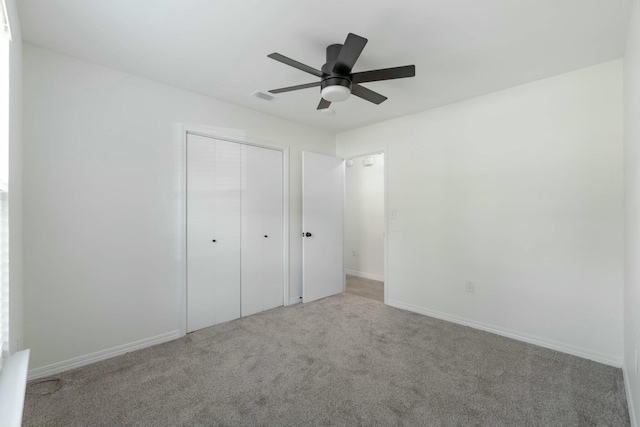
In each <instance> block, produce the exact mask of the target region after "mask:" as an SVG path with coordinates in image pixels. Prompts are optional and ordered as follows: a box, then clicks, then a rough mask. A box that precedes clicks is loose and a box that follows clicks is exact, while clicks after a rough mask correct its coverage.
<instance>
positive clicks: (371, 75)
mask: <svg viewBox="0 0 640 427" xmlns="http://www.w3.org/2000/svg"><path fill="white" fill-rule="evenodd" d="M415 75H416V66H415V65H405V66H404V67H394V68H384V69H382V70H371V71H363V72H362V73H353V74H351V82H352V83H366V82H377V81H380V80H392V79H404V78H405V77H414V76H415Z"/></svg>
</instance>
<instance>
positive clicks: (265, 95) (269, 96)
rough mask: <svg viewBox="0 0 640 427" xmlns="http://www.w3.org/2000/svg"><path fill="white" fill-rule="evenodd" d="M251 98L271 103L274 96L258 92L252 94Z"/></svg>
mask: <svg viewBox="0 0 640 427" xmlns="http://www.w3.org/2000/svg"><path fill="white" fill-rule="evenodd" d="M251 96H255V97H256V98H260V99H264V100H265V101H273V100H274V99H275V96H273V95H269V94H268V93H264V92H260V91H259V90H257V91H255V92H253V93H252V94H251Z"/></svg>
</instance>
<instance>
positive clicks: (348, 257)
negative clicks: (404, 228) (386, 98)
mask: <svg viewBox="0 0 640 427" xmlns="http://www.w3.org/2000/svg"><path fill="white" fill-rule="evenodd" d="M384 192H385V156H384V153H382V152H380V153H374V154H369V155H366V156H360V157H355V158H352V159H349V160H347V161H346V171H345V240H344V241H345V250H344V257H345V259H344V265H345V273H346V292H347V293H351V294H354V295H358V296H361V297H365V298H370V299H374V300H377V301H381V302H384V277H385V271H384V269H385V196H384Z"/></svg>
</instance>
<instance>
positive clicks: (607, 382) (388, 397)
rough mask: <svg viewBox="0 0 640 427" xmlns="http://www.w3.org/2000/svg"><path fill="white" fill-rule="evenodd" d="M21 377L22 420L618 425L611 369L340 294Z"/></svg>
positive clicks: (619, 395)
mask: <svg viewBox="0 0 640 427" xmlns="http://www.w3.org/2000/svg"><path fill="white" fill-rule="evenodd" d="M58 377H60V378H61V379H62V383H61V387H60V389H59V390H57V391H55V392H53V393H51V394H45V395H38V394H34V393H46V392H47V387H50V386H52V385H53V384H52V383H40V384H37V383H34V382H32V383H30V384H29V385H28V387H27V393H28V394H27V398H26V402H25V413H24V421H23V425H24V426H65V427H72V426H218V425H219V426H227V425H228V426H236V425H237V426H267V425H269V426H271V425H273V426H305V425H312V426H358V425H362V426H376V425H377V426H395V425H407V426H408V425H415V426H418V425H422V426H471V425H473V426H627V425H629V416H628V411H627V404H626V399H625V390H624V383H623V379H622V372H621V370H620V369H616V368H612V367H610V366H606V365H602V364H599V363H596V362H592V361H589V360H585V359H581V358H578V357H574V356H570V355H567V354H562V353H558V352H555V351H552V350H548V349H544V348H541V347H537V346H534V345H530V344H526V343H523V342H519V341H514V340H511V339H508V338H504V337H500V336H497V335H493V334H490V333H486V332H482V331H478V330H474V329H472V328H468V327H464V326H460V325H456V324H453V323H449V322H444V321H441V320H437V319H433V318H429V317H426V316H422V315H419V314H414V313H410V312H406V311H402V310H398V309H395V308H392V307H387V306H384V305H383V304H382V303H380V302H378V301H375V300H372V299H368V298H362V297H359V296H355V295H351V294H348V293H344V294H341V295H337V296H334V297H330V298H325V299H323V300H320V301H317V302H313V303H308V304H297V305H294V306H291V307H286V308H285V307H283V308H278V309H274V310H270V311H268V312H264V313H261V314H257V315H253V316H249V317H246V318H243V319H238V320H235V321H232V322H228V323H225V324H222V325H217V326H214V327H211V328H207V329H203V330H200V331H197V332H194V333H191V334H189V335H187V336H186V337H185V338H182V339H179V340H176V341H171V342H168V343H165V344H161V345H157V346H154V347H150V348H146V349H143V350H139V351H135V352H131V353H127V354H125V355H122V356H119V357H116V358H113V359H109V360H105V361H102V362H98V363H95V364H92V365H89V366H85V367H82V368H78V369H75V370H72V371H68V372H65V373H63V374H61V375H59V376H58Z"/></svg>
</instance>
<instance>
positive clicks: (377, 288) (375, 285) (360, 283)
mask: <svg viewBox="0 0 640 427" xmlns="http://www.w3.org/2000/svg"><path fill="white" fill-rule="evenodd" d="M346 284H347V288H346V292H348V293H350V294H354V295H358V296H361V297H365V298H371V299H374V300H376V301H380V302H383V301H384V282H380V281H378V280H371V279H365V278H362V277H356V276H351V275H349V274H347V280H346Z"/></svg>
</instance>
